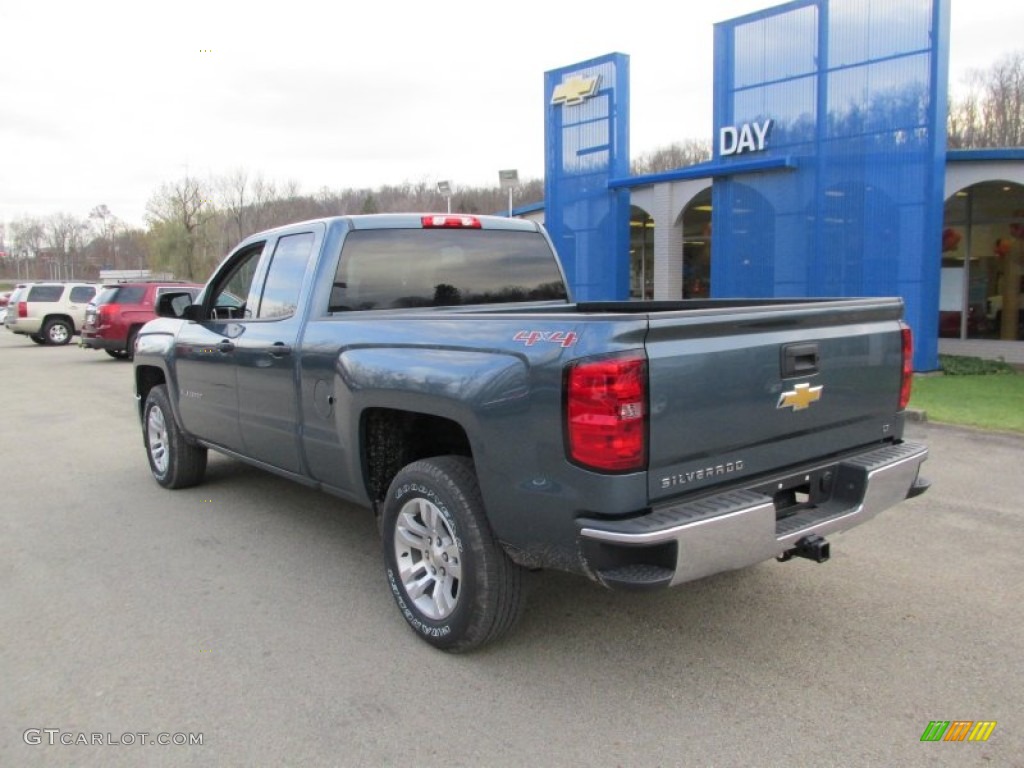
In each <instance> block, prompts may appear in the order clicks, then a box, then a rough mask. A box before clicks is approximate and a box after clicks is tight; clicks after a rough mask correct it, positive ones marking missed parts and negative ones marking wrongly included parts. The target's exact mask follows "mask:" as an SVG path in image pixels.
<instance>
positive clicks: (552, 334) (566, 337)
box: [512, 331, 579, 347]
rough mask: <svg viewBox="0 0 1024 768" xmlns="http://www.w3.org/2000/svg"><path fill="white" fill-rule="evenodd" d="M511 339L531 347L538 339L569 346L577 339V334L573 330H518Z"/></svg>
mask: <svg viewBox="0 0 1024 768" xmlns="http://www.w3.org/2000/svg"><path fill="white" fill-rule="evenodd" d="M512 340H513V341H521V342H523V343H524V344H525V345H526V346H528V347H532V346H533V345H534V344H536V343H537V342H538V341H546V342H549V343H551V344H559V345H561V346H563V347H571V346H572V345H573V344H575V343H576V342H577V341H578V340H579V336H577V335H576V332H575V331H519V333H517V334H516V335H515V336H513V337H512Z"/></svg>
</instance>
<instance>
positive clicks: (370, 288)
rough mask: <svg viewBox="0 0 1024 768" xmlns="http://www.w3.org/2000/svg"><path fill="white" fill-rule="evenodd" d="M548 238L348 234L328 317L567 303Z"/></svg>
mask: <svg viewBox="0 0 1024 768" xmlns="http://www.w3.org/2000/svg"><path fill="white" fill-rule="evenodd" d="M566 298H567V296H566V292H565V284H564V282H563V280H562V275H561V272H560V271H559V269H558V265H557V262H556V261H555V256H554V254H553V253H552V252H551V248H550V247H549V245H548V242H547V240H546V239H545V238H544V236H543V235H541V234H540V233H538V232H523V231H506V230H493V229H369V230H355V231H353V232H349V233H348V235H347V236H346V238H345V244H344V246H343V247H342V251H341V259H340V261H339V262H338V269H337V272H336V274H335V277H334V285H333V288H332V290H331V297H330V301H329V306H328V311H329V312H343V311H358V310H365V309H398V308H403V307H444V306H459V305H463V304H495V303H503V302H510V301H556V300H562V301H564V300H566Z"/></svg>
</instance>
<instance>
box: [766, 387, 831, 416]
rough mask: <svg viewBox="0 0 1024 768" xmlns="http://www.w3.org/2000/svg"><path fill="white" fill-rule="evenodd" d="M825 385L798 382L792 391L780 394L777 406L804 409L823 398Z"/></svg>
mask: <svg viewBox="0 0 1024 768" xmlns="http://www.w3.org/2000/svg"><path fill="white" fill-rule="evenodd" d="M823 389H824V387H821V386H818V387H812V386H811V385H810V384H797V385H796V386H795V387H794V388H793V389H792V390H791V391H789V392H783V393H782V394H781V395H780V396H779V404H778V405H776V406H775V407H776V408H792V409H793V410H794V411H803V410H806V409H807V408H810V407H811V403H816V402H818V401H819V400H821V391H822V390H823Z"/></svg>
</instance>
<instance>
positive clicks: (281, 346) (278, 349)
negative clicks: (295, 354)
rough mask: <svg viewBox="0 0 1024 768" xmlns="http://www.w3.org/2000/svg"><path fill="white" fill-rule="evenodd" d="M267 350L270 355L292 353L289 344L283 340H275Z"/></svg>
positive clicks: (279, 355)
mask: <svg viewBox="0 0 1024 768" xmlns="http://www.w3.org/2000/svg"><path fill="white" fill-rule="evenodd" d="M267 352H269V353H270V356H271V357H285V356H287V355H290V354H291V353H292V348H291V345H290V344H285V343H284V342H283V341H275V342H274V343H273V344H271V345H270V346H269V347H268V348H267Z"/></svg>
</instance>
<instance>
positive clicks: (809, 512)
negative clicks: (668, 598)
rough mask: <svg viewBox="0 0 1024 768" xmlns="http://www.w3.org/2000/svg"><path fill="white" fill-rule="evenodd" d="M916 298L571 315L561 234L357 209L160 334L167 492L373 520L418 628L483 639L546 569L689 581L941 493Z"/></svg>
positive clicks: (170, 316)
mask: <svg viewBox="0 0 1024 768" xmlns="http://www.w3.org/2000/svg"><path fill="white" fill-rule="evenodd" d="M902 311H903V306H902V302H901V301H900V300H899V299H895V298H869V299H844V300H831V299H792V300H789V299H774V300H763V299H752V300H711V301H664V302H659V301H655V302H651V301H645V302H640V301H638V302H597V303H582V302H575V303H574V302H573V301H572V298H571V296H570V294H569V291H568V289H567V287H566V281H565V276H564V274H563V271H562V267H561V266H560V263H559V261H558V258H557V257H556V255H555V251H554V248H553V247H552V243H551V241H550V240H549V238H548V236H547V234H546V233H545V231H544V229H543V228H542V227H541V226H540V225H537V224H535V223H532V222H527V221H519V220H513V219H503V218H495V217H485V216H462V215H450V214H449V215H421V214H394V215H391V214H389V215H375V216H340V217H335V218H329V219H322V220H317V221H308V222H303V223H299V224H294V225H290V226H285V227H281V228H278V229H274V230H271V231H268V232H263V233H260V234H257V235H253V236H251V237H249V238H248V239H246V240H245V241H243V242H242V243H241V244H240V245H239V246H238V247H237V248H236V249H235V250H234V251H233V252H232V253H231V254H230V255H228V257H227V258H226V259H225V260H224V261H223V262H222V263H221V265H220V266H219V267H218V268H217V270H216V271H215V272H214V274H213V277H212V278H211V279H210V281H209V283H207V285H206V287H205V288H204V290H203V292H202V293H201V294H200V295H199V296H198V297H197V298H196V299H195V300H194V302H193V300H192V298H191V296H189V294H187V293H180V294H175V293H170V294H167V295H165V296H164V297H163V298H162V299H161V301H160V305H159V308H158V314H159V315H160V316H159V317H158V318H157V319H156V320H154V321H152V322H150V323H148V324H147V325H146V326H145V327H144V328H143V329H142V331H141V333H139V335H138V338H137V346H136V352H135V387H136V396H137V399H138V406H139V414H140V417H141V422H142V432H143V437H144V442H145V446H146V451H147V454H148V457H149V463H150V466H151V469H152V472H153V476H154V477H155V478H156V481H157V482H158V483H160V485H162V486H165V487H167V488H184V487H187V486H191V485H195V484H196V483H199V482H200V481H201V480H202V478H203V473H204V471H205V468H206V456H207V450H208V449H213V450H215V451H219V452H221V453H224V454H227V455H229V456H232V457H235V458H237V459H241V460H243V461H247V462H249V463H251V464H254V465H256V466H258V467H262V468H263V469H266V470H269V471H271V472H274V473H277V474H279V475H282V476H284V477H287V478H290V479H292V480H296V481H298V482H300V483H303V484H305V485H309V486H314V487H317V488H321V489H323V490H325V491H329V492H330V493H333V494H336V495H337V496H339V497H341V498H343V499H345V500H346V501H349V502H352V503H354V504H357V505H362V506H364V507H367V508H369V509H372V510H373V511H374V512H375V514H376V515H377V518H378V521H379V526H380V531H381V536H382V539H383V555H384V570H385V574H386V578H387V582H388V584H389V586H390V589H391V592H392V593H393V595H394V599H395V602H396V603H397V605H398V608H399V610H400V611H401V613H402V615H403V616H404V617H405V619H406V621H407V622H408V623H409V625H410V626H411V627H412V628H413V629H414V630H415V631H416V633H417V634H419V635H420V636H421V637H422V638H423V639H425V640H426V641H427V642H429V643H431V644H433V645H435V646H436V647H438V648H443V649H446V650H452V651H459V650H468V649H471V648H474V647H477V646H479V645H481V644H483V643H485V642H488V641H490V640H493V639H495V638H497V637H498V636H500V635H502V634H503V633H505V632H506V631H507V630H508V629H509V628H510V627H511V626H512V625H513V624H514V622H515V620H516V618H517V617H518V615H519V613H520V610H521V607H522V603H523V588H524V578H525V574H526V572H528V571H532V570H539V569H546V568H553V569H559V570H564V571H571V572H574V573H579V574H582V575H584V576H587V577H589V578H590V579H593V580H595V581H597V582H600V583H601V584H604V585H605V586H607V587H613V588H618V589H632V590H646V589H657V588H663V587H669V586H672V585H676V584H680V583H682V582H686V581H690V580H693V579H699V578H701V577H704V576H708V575H710V574H714V573H718V572H721V571H726V570H730V569H735V568H743V567H745V566H749V565H752V564H755V563H759V562H762V561H764V560H770V559H772V558H778V559H780V560H788V559H790V558H793V557H794V556H797V557H805V558H809V559H812V560H816V561H818V562H822V561H824V560H827V559H828V556H829V542H828V541H827V539H826V538H825V537H826V536H828V535H830V534H832V533H835V532H838V531H843V530H846V529H848V528H852V527H853V526H856V525H858V524H860V523H862V522H864V521H866V520H868V519H870V518H871V517H873V516H874V515H876V514H877V513H879V512H880V511H882V510H883V509H886V508H887V507H890V506H892V505H894V504H897V503H899V502H900V501H902V500H903V499H905V498H908V497H910V496H914V495H917V494H919V493H921V492H923V491H924V490H925V489H926V488H927V483H926V482H925V481H924V480H923V479H919V477H918V471H919V469H920V466H921V464H922V462H923V461H924V460H925V459H926V457H927V449H926V448H925V447H924V446H921V445H916V444H914V443H910V442H904V441H903V439H902V435H903V426H904V410H905V408H906V405H907V401H908V399H909V397H910V383H911V376H912V369H911V338H910V330H909V329H908V328H907V326H906V325H904V324H903V322H902V321H901V317H902Z"/></svg>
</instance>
